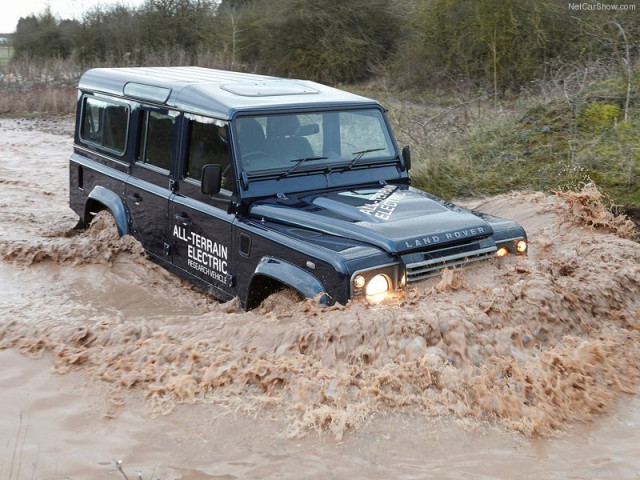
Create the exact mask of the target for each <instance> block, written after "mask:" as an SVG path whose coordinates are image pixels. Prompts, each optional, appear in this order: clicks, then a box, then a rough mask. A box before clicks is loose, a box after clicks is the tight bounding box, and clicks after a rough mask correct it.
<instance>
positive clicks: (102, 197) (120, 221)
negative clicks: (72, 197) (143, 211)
mask: <svg viewBox="0 0 640 480" xmlns="http://www.w3.org/2000/svg"><path fill="white" fill-rule="evenodd" d="M89 199H90V200H94V201H95V202H98V203H101V204H102V205H104V206H105V207H107V208H108V209H109V210H110V211H111V214H112V215H113V218H114V219H115V221H116V226H117V227H118V234H119V235H120V236H123V235H127V234H128V233H129V212H128V211H127V208H126V207H125V206H124V203H123V202H122V199H121V198H120V197H119V196H118V195H117V194H116V193H114V192H112V191H111V190H108V189H106V188H104V187H101V186H100V185H97V186H96V187H94V189H93V190H91V193H90V194H89ZM88 204H89V202H87V205H88ZM85 208H86V207H85ZM87 213H88V212H87ZM85 216H86V214H85Z"/></svg>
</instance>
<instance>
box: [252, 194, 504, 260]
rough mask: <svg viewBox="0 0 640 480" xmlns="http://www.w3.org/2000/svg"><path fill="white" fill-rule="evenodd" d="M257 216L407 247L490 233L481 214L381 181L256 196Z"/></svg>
mask: <svg viewBox="0 0 640 480" xmlns="http://www.w3.org/2000/svg"><path fill="white" fill-rule="evenodd" d="M250 215H251V216H252V217H253V218H254V219H256V220H259V221H264V222H276V223H280V224H285V225H289V226H294V227H297V228H302V229H307V230H313V231H317V232H321V233H326V234H329V235H337V236H340V237H344V238H349V239H352V240H356V241H361V242H365V243H368V244H370V245H375V246H377V247H380V248H382V249H383V250H385V251H387V252H389V253H406V252H411V251H418V250H427V249H429V248H431V247H437V248H439V247H441V246H444V245H447V244H454V243H463V242H465V241H469V242H470V241H473V240H474V239H479V238H483V237H487V236H490V235H491V234H492V233H493V230H492V229H491V226H490V225H489V224H488V223H487V222H485V221H484V220H483V219H482V218H480V217H479V216H477V215H474V214H473V213H471V212H469V211H467V210H464V209H462V208H459V207H457V206H455V205H453V204H451V203H449V202H445V201H444V200H441V199H439V198H437V197H434V196H432V195H429V194H427V193H425V192H422V191H421V190H417V189H415V188H412V187H409V186H407V185H380V186H376V187H367V188H354V189H348V190H340V191H330V192H322V193H315V194H301V195H292V196H291V197H285V196H282V195H281V196H280V197H279V198H277V199H276V198H274V199H268V200H261V201H258V202H255V203H254V204H253V205H252V206H251V209H250Z"/></svg>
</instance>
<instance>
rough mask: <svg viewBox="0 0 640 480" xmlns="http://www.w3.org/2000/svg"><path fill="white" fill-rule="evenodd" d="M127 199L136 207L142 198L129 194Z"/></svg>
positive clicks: (135, 194)
mask: <svg viewBox="0 0 640 480" xmlns="http://www.w3.org/2000/svg"><path fill="white" fill-rule="evenodd" d="M127 199H129V200H131V201H132V202H133V203H135V204H136V205H140V202H142V197H141V196H140V195H138V194H137V193H130V194H129V195H127Z"/></svg>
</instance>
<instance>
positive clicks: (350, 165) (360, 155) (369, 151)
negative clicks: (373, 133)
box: [347, 148, 386, 170]
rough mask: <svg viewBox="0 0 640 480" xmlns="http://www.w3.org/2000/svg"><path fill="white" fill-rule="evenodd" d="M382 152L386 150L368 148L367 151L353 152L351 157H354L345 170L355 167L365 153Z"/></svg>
mask: <svg viewBox="0 0 640 480" xmlns="http://www.w3.org/2000/svg"><path fill="white" fill-rule="evenodd" d="M382 150H386V148H370V149H368V150H360V151H359V152H353V153H352V154H351V155H355V157H353V160H351V163H350V164H349V166H347V170H351V169H352V168H353V167H354V166H355V164H356V163H358V162H359V161H360V159H361V158H362V157H363V156H364V155H365V154H366V153H371V152H380V151H382Z"/></svg>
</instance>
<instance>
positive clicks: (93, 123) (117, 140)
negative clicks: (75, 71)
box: [80, 97, 129, 154]
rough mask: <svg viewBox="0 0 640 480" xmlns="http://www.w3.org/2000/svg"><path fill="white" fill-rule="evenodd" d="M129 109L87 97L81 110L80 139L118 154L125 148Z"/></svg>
mask: <svg viewBox="0 0 640 480" xmlns="http://www.w3.org/2000/svg"><path fill="white" fill-rule="evenodd" d="M128 128H129V107H127V106H126V105H118V104H115V103H111V102H107V101H104V100H99V99H97V98H93V97H87V98H85V101H84V108H83V110H82V128H81V130H80V138H81V139H82V140H84V141H85V142H88V143H92V144H94V145H97V146H99V147H103V148H105V149H107V150H111V151H113V152H116V153H118V154H123V153H124V151H125V150H126V146H127V130H128Z"/></svg>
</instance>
